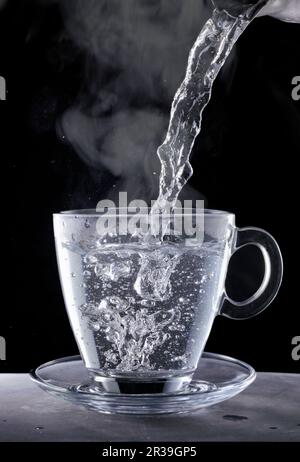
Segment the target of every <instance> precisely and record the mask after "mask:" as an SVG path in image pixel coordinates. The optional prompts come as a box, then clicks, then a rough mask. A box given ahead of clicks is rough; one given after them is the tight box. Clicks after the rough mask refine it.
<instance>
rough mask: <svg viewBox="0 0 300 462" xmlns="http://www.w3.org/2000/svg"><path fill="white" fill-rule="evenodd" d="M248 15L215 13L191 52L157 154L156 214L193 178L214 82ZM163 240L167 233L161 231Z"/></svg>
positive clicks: (165, 207) (175, 198)
mask: <svg viewBox="0 0 300 462" xmlns="http://www.w3.org/2000/svg"><path fill="white" fill-rule="evenodd" d="M248 11H249V6H248V7H247V8H246V7H245V14H244V15H241V16H239V17H233V16H231V15H230V14H229V13H227V12H226V11H224V10H222V11H219V10H217V9H216V10H214V12H213V15H212V17H211V18H210V19H209V20H208V21H207V22H206V24H205V26H204V27H203V29H202V31H201V32H200V34H199V36H198V38H197V40H196V42H195V44H194V46H193V48H192V49H191V52H190V55H189V60H188V65H187V70H186V75H185V78H184V80H183V82H182V84H181V86H180V87H179V88H178V90H177V93H176V95H175V97H174V100H173V103H172V109H171V116H170V123H169V128H168V132H167V135H166V138H165V141H164V142H163V144H162V145H161V146H160V147H159V148H158V151H157V154H158V156H159V159H160V162H161V174H160V189H159V196H158V199H157V200H156V202H155V204H154V205H153V207H152V211H151V212H152V213H164V211H166V210H168V211H169V210H170V209H172V208H173V207H174V206H175V204H176V200H177V198H178V195H179V193H180V191H181V189H182V188H183V186H184V185H185V184H186V182H187V181H188V180H189V178H190V177H191V176H192V173H193V170H192V166H191V164H190V161H189V159H190V154H191V151H192V148H193V145H194V142H195V139H196V137H197V135H198V134H199V132H200V129H201V121H202V113H203V110H204V108H205V107H206V105H207V104H208V102H209V100H210V98H211V92H212V86H213V83H214V81H215V79H216V77H217V75H218V73H219V71H220V69H221V67H222V66H223V64H224V63H225V60H226V58H227V57H228V55H229V53H230V51H231V50H232V47H233V46H234V44H235V42H236V41H237V39H238V38H239V36H240V35H241V33H242V32H243V31H244V30H245V29H246V27H247V26H248V24H249V23H250V21H251V19H249V18H248V15H247V13H248ZM160 231H161V235H162V237H163V235H164V230H160Z"/></svg>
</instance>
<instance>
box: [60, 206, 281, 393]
mask: <svg viewBox="0 0 300 462" xmlns="http://www.w3.org/2000/svg"><path fill="white" fill-rule="evenodd" d="M141 216H142V218H144V217H146V218H147V219H148V222H147V220H145V221H144V222H143V220H141V219H140V220H137V218H136V217H137V215H136V214H134V213H132V214H131V213H127V211H126V212H123V211H122V210H121V209H113V210H109V211H106V214H99V213H97V212H93V211H91V210H78V211H72V212H62V213H59V214H54V232H55V241H56V251H57V258H58V267H59V273H60V280H61V285H62V289H63V294H64V300H65V305H66V308H67V312H68V316H69V320H70V323H71V327H72V330H73V333H74V336H75V339H76V342H77V344H78V347H79V350H80V353H81V356H82V359H83V361H84V364H85V366H86V368H87V369H88V371H89V374H90V377H91V378H92V383H93V387H94V389H95V391H97V387H98V389H99V387H101V389H103V388H102V387H104V389H105V390H106V391H108V392H114V393H156V392H174V391H179V390H180V389H182V387H184V386H185V385H186V384H187V383H189V382H190V380H191V378H192V375H193V373H194V371H195V369H196V367H197V363H198V361H199V358H200V356H201V354H202V352H203V349H204V347H205V344H206V341H207V339H208V336H209V334H210V331H211V327H212V324H213V321H214V318H215V317H216V316H217V315H219V314H220V315H223V316H227V317H229V318H232V319H244V318H249V317H252V316H255V315H257V314H258V313H260V312H261V311H262V310H263V309H265V308H266V307H267V306H268V305H269V304H270V303H271V302H272V300H273V299H274V297H275V295H276V294H277V292H278V289H279V287H280V284H281V280H282V270H283V268H282V257H281V254H280V250H279V248H278V245H277V243H276V241H275V240H274V239H273V237H272V236H271V235H270V234H268V233H267V232H266V231H263V230H261V229H258V228H243V229H239V228H237V227H236V226H235V216H234V215H233V214H232V213H227V212H221V211H214V210H202V211H201V212H199V211H195V210H190V211H189V212H186V211H185V213H184V214H183V213H182V211H175V213H174V215H173V217H171V218H170V220H169V222H170V223H169V231H168V233H166V234H165V237H164V239H163V241H160V240H158V239H154V238H150V237H151V233H150V232H149V215H148V213H144V214H142V215H141ZM186 220H189V225H188V226H183V225H182V223H184V225H185V224H186V223H185V222H186ZM141 223H142V224H141ZM178 223H179V225H180V226H179V225H178ZM180 223H181V224H180ZM147 226H148V228H147ZM249 244H251V245H255V246H257V247H258V248H259V249H260V250H261V253H262V256H263V259H264V264H265V273H264V277H263V281H262V283H261V285H260V287H259V288H258V290H257V291H256V292H255V293H254V294H253V295H252V296H251V297H250V298H248V299H247V300H244V301H235V300H232V299H231V298H230V297H229V296H228V295H227V294H226V290H225V281H226V274H227V268H228V264H229V261H230V258H231V256H232V255H233V254H234V253H235V252H237V251H238V249H240V248H241V247H243V246H245V245H249Z"/></svg>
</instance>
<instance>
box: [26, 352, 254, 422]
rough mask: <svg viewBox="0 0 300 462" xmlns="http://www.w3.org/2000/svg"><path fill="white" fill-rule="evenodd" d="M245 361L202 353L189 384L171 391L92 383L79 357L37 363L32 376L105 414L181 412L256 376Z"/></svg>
mask: <svg viewBox="0 0 300 462" xmlns="http://www.w3.org/2000/svg"><path fill="white" fill-rule="evenodd" d="M255 375H256V374H255V370H254V369H253V368H252V367H251V366H249V365H248V364H246V363H244V362H242V361H239V360H237V359H233V358H230V357H228V356H222V355H219V354H215V353H203V355H202V357H201V359H200V361H199V364H198V368H197V370H196V372H195V374H194V376H193V380H192V382H191V383H190V384H189V385H185V387H184V388H183V389H182V390H180V391H178V392H174V393H154V394H136V395H135V394H119V393H108V392H106V391H104V390H101V388H98V389H97V390H95V389H93V388H92V386H91V379H90V378H89V376H88V372H87V370H86V369H85V367H84V365H83V362H82V359H81V357H80V356H70V357H67V358H61V359H57V360H55V361H51V362H48V363H46V364H43V365H41V366H39V367H38V368H37V369H36V370H35V371H32V372H31V378H32V379H33V380H34V382H36V383H37V384H38V385H39V386H40V387H41V388H42V389H43V390H45V391H47V392H49V393H51V394H53V395H56V396H59V397H60V398H64V399H67V400H69V401H71V402H73V403H75V404H79V405H83V406H85V407H87V408H89V409H93V410H94V411H98V412H103V413H106V414H114V413H117V414H169V413H183V412H190V411H194V410H196V409H200V408H203V407H207V406H212V405H213V404H217V403H220V402H221V401H225V400H226V399H229V398H232V397H233V396H235V395H237V394H238V393H240V392H241V391H243V390H244V389H245V388H246V387H248V386H249V385H250V384H251V383H252V382H253V380H254V379H255Z"/></svg>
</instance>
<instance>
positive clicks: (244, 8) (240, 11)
mask: <svg viewBox="0 0 300 462" xmlns="http://www.w3.org/2000/svg"><path fill="white" fill-rule="evenodd" d="M211 1H212V3H213V5H214V7H215V8H218V9H219V10H225V11H227V13H229V14H230V15H232V16H236V17H238V16H240V15H243V16H245V17H246V18H247V19H249V20H251V19H253V18H254V17H255V16H256V15H257V14H258V13H259V12H260V10H261V9H262V8H264V7H265V6H266V4H267V3H268V1H269V0H211Z"/></svg>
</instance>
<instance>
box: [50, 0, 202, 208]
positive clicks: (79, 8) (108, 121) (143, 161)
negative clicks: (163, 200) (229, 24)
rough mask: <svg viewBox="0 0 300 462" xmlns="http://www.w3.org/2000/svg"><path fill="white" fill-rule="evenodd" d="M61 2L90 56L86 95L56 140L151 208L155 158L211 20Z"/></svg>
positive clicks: (70, 28)
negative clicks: (197, 42)
mask: <svg viewBox="0 0 300 462" xmlns="http://www.w3.org/2000/svg"><path fill="white" fill-rule="evenodd" d="M57 1H58V2H59V4H60V6H61V11H62V14H63V18H64V22H65V28H66V31H67V34H68V36H69V37H70V38H71V39H72V41H73V42H74V44H75V45H76V47H78V49H79V50H80V51H81V52H82V53H84V56H85V69H84V75H83V81H82V87H81V90H80V92H79V94H78V97H77V99H76V101H75V102H74V104H73V105H72V106H71V107H69V108H68V109H67V110H66V111H65V113H64V114H63V115H62V117H61V119H60V121H59V123H58V134H59V135H60V136H63V137H65V138H66V139H67V141H68V142H69V143H71V145H72V146H73V148H74V150H75V151H76V153H77V154H78V155H79V156H80V158H81V159H82V160H83V161H84V162H85V163H86V164H87V165H88V166H90V167H91V168H93V169H96V171H99V173H100V172H103V170H104V171H105V170H106V171H108V172H109V173H110V174H112V175H113V176H114V177H115V179H116V182H117V186H118V188H117V189H118V190H123V191H124V190H125V191H127V192H128V197H129V199H133V198H141V199H144V200H146V201H148V202H149V201H150V199H154V198H156V196H157V191H158V176H159V171H160V164H159V160H158V158H157V155H156V150H157V147H158V146H159V145H160V144H161V142H162V140H163V138H164V135H165V132H166V129H167V125H168V120H169V111H170V106H171V102H172V99H173V96H174V94H175V91H176V89H177V87H178V84H179V83H180V81H181V79H182V77H183V75H184V72H185V67H186V63H187V56H188V52H189V49H190V47H191V45H192V43H193V41H194V39H195V37H196V36H197V35H198V33H199V30H200V29H201V27H202V25H203V22H204V21H205V19H206V16H205V14H204V7H203V4H201V2H200V1H199V0H185V1H184V2H183V1H182V0H172V1H170V0H126V1H122V0H57ZM99 178H100V176H99ZM185 193H186V194H190V192H189V191H187V190H186V191H185ZM112 194H113V193H112ZM99 199H101V198H99Z"/></svg>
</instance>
